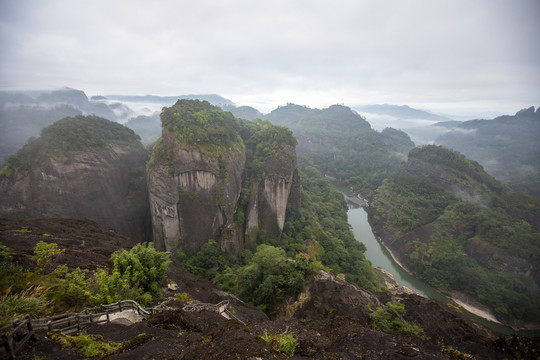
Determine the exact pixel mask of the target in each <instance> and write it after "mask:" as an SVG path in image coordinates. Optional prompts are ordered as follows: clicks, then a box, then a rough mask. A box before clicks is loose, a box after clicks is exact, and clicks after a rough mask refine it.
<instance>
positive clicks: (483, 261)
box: [369, 145, 540, 325]
mask: <svg viewBox="0 0 540 360" xmlns="http://www.w3.org/2000/svg"><path fill="white" fill-rule="evenodd" d="M369 212H370V221H371V223H372V225H373V226H374V228H375V230H376V232H377V233H378V234H379V235H380V236H381V238H382V240H383V242H384V244H385V245H387V246H388V247H389V248H390V249H392V250H393V251H394V252H395V253H396V255H397V256H398V258H399V259H400V260H401V261H402V262H403V263H404V264H405V265H406V266H407V267H408V268H409V269H410V270H411V271H412V272H413V273H414V274H415V276H417V277H419V278H421V279H423V280H425V281H426V282H427V283H429V284H430V285H432V286H434V287H436V288H438V289H439V290H441V291H442V292H443V293H446V294H449V295H451V294H452V293H453V292H455V291H458V292H461V293H465V294H467V295H469V296H471V297H473V298H474V299H477V300H478V301H480V302H481V303H483V304H485V305H487V306H489V308H490V309H491V310H492V311H493V312H494V313H495V315H496V316H497V318H498V319H500V320H501V321H505V322H508V323H512V324H514V325H523V324H525V323H529V324H538V323H539V322H540V292H539V291H538V285H539V284H540V232H539V229H540V216H539V214H540V202H539V201H538V199H535V198H532V197H530V196H528V195H526V194H524V193H515V192H512V191H510V190H509V189H507V188H506V187H505V186H504V185H502V184H501V183H500V182H498V181H497V180H495V179H494V178H493V177H491V176H490V175H488V174H487V173H486V172H485V171H484V170H483V168H482V167H481V166H480V165H479V164H478V163H476V162H474V161H471V160H468V159H466V158H465V156H463V155H461V154H459V153H456V152H453V151H451V150H448V149H445V148H443V147H438V146H432V145H430V146H424V147H421V148H415V149H413V150H411V151H410V153H409V159H408V162H407V163H406V164H404V165H403V166H402V167H401V168H400V170H399V171H398V172H397V173H395V174H394V175H392V176H391V177H389V178H388V179H387V180H385V181H384V182H383V185H382V186H381V187H379V188H378V189H377V191H376V194H375V196H374V197H373V199H372V202H371V204H370V211H369Z"/></svg>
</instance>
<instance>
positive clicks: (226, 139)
mask: <svg viewBox="0 0 540 360" xmlns="http://www.w3.org/2000/svg"><path fill="white" fill-rule="evenodd" d="M161 123H162V126H163V128H165V129H167V130H169V131H172V132H173V133H174V135H175V138H176V139H177V140H178V141H179V143H180V144H183V145H184V146H198V147H199V148H201V149H206V151H207V152H211V153H215V152H219V151H220V150H223V149H226V148H231V147H234V146H240V145H241V144H242V139H241V138H240V136H239V124H238V120H237V119H236V118H235V117H234V116H233V115H232V114H231V113H229V112H225V111H223V110H221V109H220V108H219V107H217V106H213V105H211V104H210V103H209V102H207V101H200V100H178V101H177V102H176V104H174V105H173V106H171V107H164V108H163V110H162V112H161Z"/></svg>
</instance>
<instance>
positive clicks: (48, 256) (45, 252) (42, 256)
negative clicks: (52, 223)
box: [32, 240, 66, 268]
mask: <svg viewBox="0 0 540 360" xmlns="http://www.w3.org/2000/svg"><path fill="white" fill-rule="evenodd" d="M65 251H66V249H62V248H59V247H58V244H57V243H46V242H44V241H43V240H42V241H40V242H38V243H37V244H36V246H35V247H34V255H33V256H32V260H34V261H35V262H36V264H37V266H39V267H40V268H43V267H44V266H45V265H47V264H48V263H49V262H50V261H51V260H52V258H53V257H54V256H56V255H58V254H61V253H63V252H65Z"/></svg>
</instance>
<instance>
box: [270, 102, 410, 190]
mask: <svg viewBox="0 0 540 360" xmlns="http://www.w3.org/2000/svg"><path fill="white" fill-rule="evenodd" d="M266 118H268V119H269V120H270V121H272V122H274V123H276V124H278V125H283V126H287V127H289V128H290V129H291V130H292V131H293V133H294V135H295V137H296V138H297V139H298V149H297V151H298V153H299V154H305V155H307V156H308V157H309V158H310V159H311V160H312V161H313V162H314V164H315V166H316V167H317V168H318V169H319V170H320V171H321V172H322V173H323V174H326V175H328V176H331V177H335V178H337V179H339V180H341V181H343V182H344V183H345V184H347V185H349V186H351V187H352V188H353V189H354V190H355V191H357V192H362V193H363V194H366V195H367V194H369V193H371V192H373V191H374V190H375V189H376V188H377V187H378V186H379V185H380V184H381V182H382V180H383V179H384V178H386V177H387V176H388V175H389V174H391V173H392V172H393V171H395V170H396V169H397V168H398V167H399V165H400V164H401V162H402V161H404V160H405V159H406V154H407V152H408V151H409V150H410V149H411V148H412V147H413V146H414V143H413V142H412V141H411V140H410V138H409V137H408V135H407V134H405V133H404V132H402V131H399V130H395V129H391V128H388V129H385V130H383V131H382V132H377V131H375V130H373V129H372V128H371V126H370V125H369V123H368V122H367V121H366V119H364V118H363V117H362V116H360V115H359V114H358V113H356V112H354V111H353V110H351V109H350V108H348V107H346V106H342V105H332V106H330V107H329V108H326V109H322V110H318V109H310V108H307V107H304V106H299V105H293V104H288V105H287V106H283V107H279V108H277V109H276V110H274V111H272V112H271V113H270V114H268V115H267V116H266Z"/></svg>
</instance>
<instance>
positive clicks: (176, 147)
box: [147, 100, 300, 255]
mask: <svg viewBox="0 0 540 360" xmlns="http://www.w3.org/2000/svg"><path fill="white" fill-rule="evenodd" d="M161 121H162V125H163V130H162V137H161V139H160V140H159V142H158V143H157V144H156V146H155V147H154V150H153V154H152V158H151V159H150V162H149V166H148V173H147V178H148V180H147V181H148V192H149V198H150V208H151V212H152V224H153V238H154V242H155V243H156V244H157V246H158V247H159V248H161V249H165V250H168V251H171V252H176V250H178V249H180V250H182V251H184V252H185V253H186V254H187V255H193V254H195V253H196V252H197V251H198V250H199V249H200V248H201V247H202V246H203V245H204V244H205V243H206V242H207V241H208V240H211V239H216V240H218V241H219V244H220V246H221V249H222V250H223V251H225V252H227V253H229V254H238V253H239V252H240V251H241V250H242V249H243V248H244V247H245V246H249V245H252V242H251V240H252V239H250V235H251V234H252V232H254V230H255V229H259V230H262V231H263V232H264V233H265V234H266V236H267V237H269V238H276V237H279V236H281V233H282V231H283V227H284V224H285V214H286V210H287V206H288V205H294V204H296V205H298V204H299V202H300V185H299V180H298V170H297V161H296V150H295V147H296V139H295V138H294V137H293V135H292V132H291V131H290V130H289V129H286V128H282V127H277V126H274V125H272V124H271V123H270V122H262V121H261V120H258V121H255V122H248V121H246V120H239V119H236V118H234V117H233V116H232V115H231V114H230V113H226V112H224V111H223V110H221V109H220V108H217V107H214V106H212V105H210V104H209V103H206V102H200V101H188V100H179V101H178V102H177V103H176V104H175V105H173V106H172V107H170V108H164V109H163V111H162V113H161Z"/></svg>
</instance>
